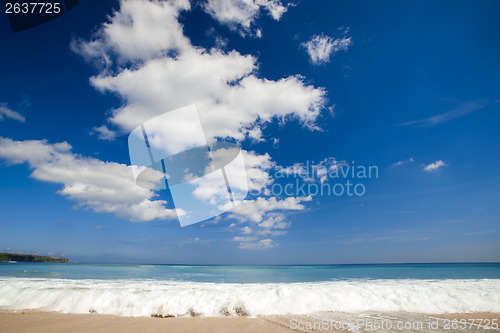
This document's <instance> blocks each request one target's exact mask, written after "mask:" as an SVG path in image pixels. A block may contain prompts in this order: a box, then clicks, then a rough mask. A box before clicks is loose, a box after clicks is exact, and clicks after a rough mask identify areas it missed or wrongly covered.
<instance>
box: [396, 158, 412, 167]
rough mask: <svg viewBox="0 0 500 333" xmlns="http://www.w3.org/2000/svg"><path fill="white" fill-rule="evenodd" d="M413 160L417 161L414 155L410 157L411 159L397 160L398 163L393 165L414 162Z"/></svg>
mask: <svg viewBox="0 0 500 333" xmlns="http://www.w3.org/2000/svg"><path fill="white" fill-rule="evenodd" d="M413 162H415V159H414V158H413V157H410V158H409V159H406V160H401V161H397V162H396V163H393V164H392V166H400V165H403V164H407V163H413Z"/></svg>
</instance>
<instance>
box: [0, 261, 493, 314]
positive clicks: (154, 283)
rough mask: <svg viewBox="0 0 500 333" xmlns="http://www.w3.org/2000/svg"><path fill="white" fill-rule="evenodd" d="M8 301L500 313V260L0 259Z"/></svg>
mask: <svg viewBox="0 0 500 333" xmlns="http://www.w3.org/2000/svg"><path fill="white" fill-rule="evenodd" d="M0 309H4V310H24V309H31V310H39V311H58V312H62V313H89V312H90V313H94V312H95V313H100V314H112V315H118V316H134V317H136V316H148V317H149V316H152V315H162V316H186V315H200V316H205V317H219V316H237V315H248V316H258V315H290V314H312V313H317V312H344V313H359V312H364V311H380V312H401V311H403V312H417V313H427V314H438V313H467V312H496V313H500V264H498V263H468V264H380V265H320V266H189V265H130V264H89V263H64V264H59V263H17V264H10V263H0Z"/></svg>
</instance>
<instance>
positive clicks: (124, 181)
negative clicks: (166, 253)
mask: <svg viewBox="0 0 500 333" xmlns="http://www.w3.org/2000/svg"><path fill="white" fill-rule="evenodd" d="M0 158H2V159H4V160H6V161H7V163H10V164H21V163H27V164H28V165H29V166H30V168H31V169H32V170H33V172H32V174H31V177H33V178H34V179H37V180H40V181H45V182H51V183H58V184H62V185H63V187H62V189H61V190H59V191H58V192H57V193H59V194H60V195H62V196H64V197H66V198H68V199H71V200H73V201H76V202H77V207H81V208H84V209H90V210H93V211H95V212H98V213H113V214H115V215H116V216H118V217H119V218H122V219H126V220H130V221H139V222H143V221H150V220H154V219H168V218H175V217H176V216H177V215H176V211H175V210H171V209H166V208H165V204H166V202H165V201H163V200H153V198H154V197H156V196H157V194H156V193H155V189H157V184H158V182H159V180H160V179H161V178H162V177H163V175H161V174H155V173H150V178H149V179H147V180H146V183H145V184H148V186H147V187H146V188H144V187H139V186H137V185H136V184H135V181H134V178H133V175H132V169H131V167H130V166H126V165H123V164H119V163H114V162H103V161H100V160H98V159H95V158H88V157H82V156H79V155H75V154H73V153H71V146H70V145H69V144H68V143H67V142H62V143H55V144H50V143H48V142H47V141H46V140H25V141H13V140H11V139H8V138H1V137H0ZM178 213H179V214H183V212H182V211H178Z"/></svg>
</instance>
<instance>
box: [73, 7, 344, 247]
mask: <svg viewBox="0 0 500 333" xmlns="http://www.w3.org/2000/svg"><path fill="white" fill-rule="evenodd" d="M204 9H205V10H206V11H207V12H209V13H210V15H212V16H213V17H214V18H215V19H216V20H218V21H219V22H221V23H223V24H228V25H230V26H232V27H236V28H237V29H241V31H244V33H255V34H256V35H258V34H259V30H258V29H257V30H256V28H255V27H254V21H255V19H256V18H257V17H258V16H259V15H260V14H259V13H260V12H261V11H263V10H264V11H267V12H268V13H270V15H271V16H272V17H273V18H274V19H275V20H279V19H280V18H281V16H282V15H283V13H284V12H285V11H286V7H285V6H283V5H282V4H281V2H280V1H277V0H238V1H222V0H221V1H217V0H207V2H205V5H204ZM189 10H190V3H189V1H188V0H172V1H168V2H167V1H145V0H122V1H121V2H120V9H119V10H118V11H116V12H115V13H113V14H112V15H111V16H110V17H109V19H108V22H106V23H104V24H103V25H102V26H100V27H99V28H98V30H97V32H96V33H95V34H94V35H93V36H92V37H91V38H90V40H82V39H75V40H74V41H73V42H72V49H73V50H74V51H76V52H77V53H79V54H81V55H82V56H83V57H85V58H86V59H87V60H88V61H91V62H94V63H96V64H99V65H100V66H101V67H100V73H99V74H98V75H96V76H93V77H92V78H91V79H90V82H91V84H92V85H93V86H94V87H95V88H96V89H97V90H99V91H101V92H103V93H107V92H108V93H113V94H117V95H118V96H120V97H121V99H122V101H123V103H122V106H120V107H119V108H117V109H115V110H112V112H111V113H110V116H109V118H108V119H107V120H106V124H107V125H102V126H98V127H95V128H94V129H93V132H94V133H95V134H97V135H98V136H99V138H101V139H106V140H112V139H114V137H115V136H117V135H123V134H126V133H129V132H130V131H131V130H133V129H134V128H136V127H137V126H139V125H140V124H142V123H144V122H146V121H147V120H149V119H151V118H154V117H156V116H158V115H161V114H164V113H165V112H168V111H171V110H175V109H178V108H181V107H184V106H187V105H192V104H195V105H196V108H197V112H198V115H199V118H200V120H201V124H202V126H203V131H204V134H205V138H206V140H207V141H208V143H209V144H211V143H213V142H214V141H215V140H216V139H220V138H222V139H230V140H232V141H239V142H242V141H244V140H246V139H250V140H253V141H262V140H264V138H263V133H262V130H261V128H262V125H264V124H265V123H268V122H271V121H273V120H275V119H279V120H280V121H282V122H286V121H288V120H290V119H295V120H297V121H298V122H300V123H301V124H302V125H303V127H304V128H305V129H307V130H315V129H318V125H317V124H316V120H317V118H318V116H319V115H320V113H321V112H322V111H323V110H326V109H328V106H327V102H328V101H327V97H326V91H325V89H324V88H321V87H314V86H313V85H311V84H307V83H305V79H304V78H303V77H302V76H300V75H291V76H288V77H283V78H281V79H277V80H268V79H266V78H264V77H262V76H259V75H258V65H257V64H258V59H257V58H256V57H255V56H253V55H244V54H241V53H239V52H237V51H235V50H232V51H223V50H221V49H219V48H217V47H213V48H211V49H205V48H202V47H197V46H194V45H192V44H191V42H190V40H189V39H188V38H187V37H186V36H185V35H184V33H183V26H182V24H181V23H179V15H180V14H181V13H182V12H183V11H189ZM252 30H253V31H252ZM339 47H340V46H339ZM172 130H173V131H176V134H175V137H176V139H178V140H179V142H178V145H180V146H182V145H183V143H188V142H190V141H189V140H190V139H191V133H189V132H187V131H182V130H181V129H180V128H173V129H172ZM242 154H243V158H244V160H245V165H246V172H247V175H248V184H236V186H237V187H238V188H239V187H241V188H243V187H245V186H248V190H249V191H258V192H259V193H260V194H262V195H264V196H265V197H258V198H255V199H247V200H244V201H243V202H241V204H239V205H238V206H237V208H236V209H235V210H234V211H232V213H231V214H230V215H231V217H233V218H236V219H237V220H238V222H240V224H242V223H248V224H250V225H249V226H247V227H248V228H245V226H243V225H241V228H243V230H241V228H239V229H238V230H241V232H243V235H246V236H247V237H255V239H254V240H253V241H251V242H249V241H245V244H246V245H244V248H254V249H257V248H259V249H263V248H271V247H275V246H277V243H274V242H273V241H272V240H270V239H269V238H265V239H260V238H262V237H269V236H275V235H276V236H277V235H282V234H284V233H285V232H286V231H285V230H286V228H288V227H289V225H290V223H289V222H288V221H287V220H286V217H285V215H284V212H285V211H290V210H302V209H305V206H304V205H303V203H304V202H307V201H310V200H311V198H310V197H289V198H285V199H277V198H272V197H269V191H268V190H267V189H266V188H267V187H268V186H269V185H270V184H272V183H273V178H272V176H271V175H270V170H271V169H272V168H273V167H275V163H274V162H273V161H272V160H271V157H270V156H269V155H268V154H257V153H255V152H248V151H244V150H243V151H242ZM240 178H241V177H240ZM242 179H243V178H242ZM200 182H201V181H200ZM198 185H200V186H199V190H198V191H197V192H196V195H197V196H198V197H200V198H202V199H206V200H212V199H213V200H215V199H217V193H219V192H221V191H219V190H220V188H218V187H219V186H218V185H217V184H214V183H213V182H212V183H210V184H201V183H200V184H198ZM204 185H206V186H204ZM208 185H210V186H208ZM222 185H224V184H221V186H222ZM243 185H245V186H243ZM224 189H225V188H224ZM148 200H149V198H148ZM154 202H158V201H154ZM280 214H281V215H283V216H282V217H280ZM259 224H262V225H259ZM235 230H236V228H235ZM240 242H243V240H240ZM249 244H250V245H249Z"/></svg>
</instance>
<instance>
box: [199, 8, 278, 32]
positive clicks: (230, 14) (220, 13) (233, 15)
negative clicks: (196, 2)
mask: <svg viewBox="0 0 500 333" xmlns="http://www.w3.org/2000/svg"><path fill="white" fill-rule="evenodd" d="M204 9H205V11H206V12H207V13H208V14H210V15H211V16H212V17H213V18H214V19H215V20H217V21H218V22H219V23H221V24H225V25H227V26H229V27H230V28H231V29H233V30H236V29H239V30H240V32H241V33H242V34H243V35H245V34H253V35H255V36H257V37H260V34H261V30H260V29H254V31H253V32H252V26H253V25H254V23H255V20H256V19H257V18H258V17H259V14H260V12H261V10H265V11H266V12H268V14H269V15H271V17H272V18H273V19H275V20H276V21H279V20H280V19H281V16H282V15H283V13H285V12H286V11H287V7H285V6H283V4H282V3H281V1H279V0H208V1H207V2H206V3H205V5H204Z"/></svg>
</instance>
